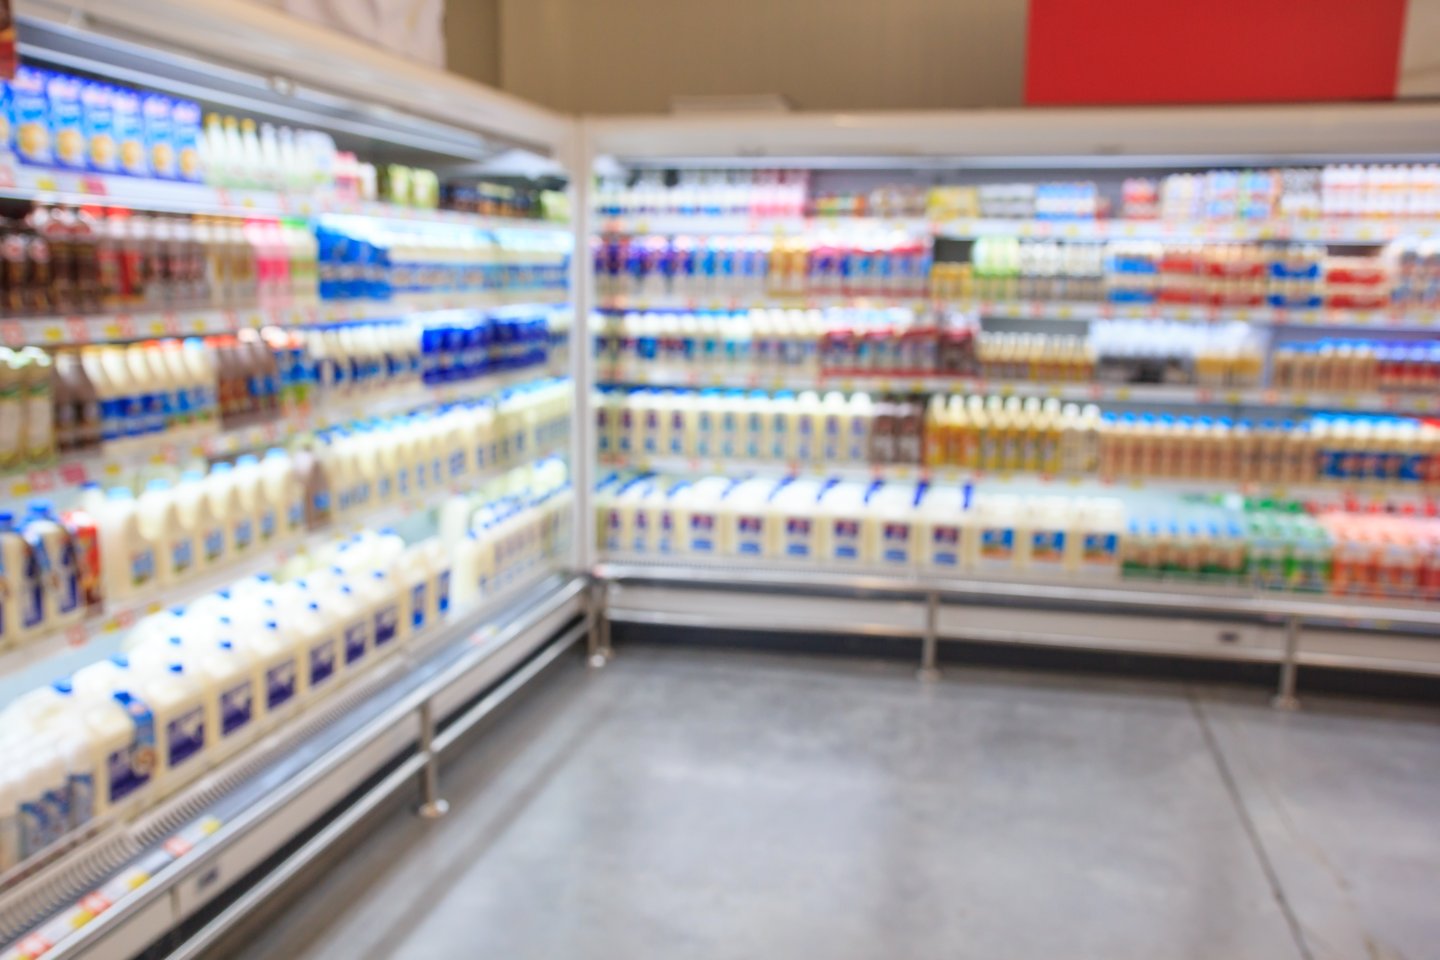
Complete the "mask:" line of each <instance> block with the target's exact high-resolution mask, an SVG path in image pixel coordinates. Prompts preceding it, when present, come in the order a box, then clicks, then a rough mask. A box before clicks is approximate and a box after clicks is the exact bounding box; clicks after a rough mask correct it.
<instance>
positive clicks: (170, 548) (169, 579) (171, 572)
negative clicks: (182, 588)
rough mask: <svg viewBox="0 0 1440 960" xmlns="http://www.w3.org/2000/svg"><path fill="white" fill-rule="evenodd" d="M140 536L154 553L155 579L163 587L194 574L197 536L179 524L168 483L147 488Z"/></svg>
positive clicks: (153, 483) (141, 509) (141, 504)
mask: <svg viewBox="0 0 1440 960" xmlns="http://www.w3.org/2000/svg"><path fill="white" fill-rule="evenodd" d="M138 516H139V520H140V533H141V535H142V536H143V537H144V538H145V539H146V540H147V541H149V543H151V544H152V545H153V548H154V551H155V580H156V582H157V583H159V584H161V585H167V584H171V583H174V582H176V581H178V580H183V579H185V578H186V577H188V576H190V575H191V574H192V573H194V572H195V569H196V554H197V550H196V548H195V535H194V533H193V532H192V531H191V530H190V529H189V528H188V527H186V525H185V524H184V523H182V522H181V521H180V514H179V505H178V501H177V500H176V497H175V492H174V490H172V489H171V487H170V484H169V482H168V481H165V480H160V479H155V480H151V481H150V482H149V483H147V484H146V485H145V492H144V493H142V494H141V495H140V502H139V507H138Z"/></svg>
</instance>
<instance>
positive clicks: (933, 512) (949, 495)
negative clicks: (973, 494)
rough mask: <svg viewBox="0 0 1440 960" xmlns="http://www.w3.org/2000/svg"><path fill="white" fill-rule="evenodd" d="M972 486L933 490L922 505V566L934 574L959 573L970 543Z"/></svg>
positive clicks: (945, 487) (926, 495)
mask: <svg viewBox="0 0 1440 960" xmlns="http://www.w3.org/2000/svg"><path fill="white" fill-rule="evenodd" d="M970 491H971V487H970V485H969V484H966V485H964V486H963V487H951V486H933V487H930V488H928V489H927V490H926V491H925V496H924V498H923V499H922V500H921V501H920V509H919V514H920V522H919V525H918V534H917V536H918V538H919V546H920V556H919V558H918V559H919V563H920V566H921V567H922V568H924V569H926V570H931V571H934V572H935V573H941V574H945V573H950V574H954V573H958V572H959V571H960V569H961V566H962V563H963V557H964V553H963V551H964V546H963V545H964V543H965V541H966V540H967V539H968V531H967V530H966V523H965V519H966V513H967V511H968V509H969V505H970Z"/></svg>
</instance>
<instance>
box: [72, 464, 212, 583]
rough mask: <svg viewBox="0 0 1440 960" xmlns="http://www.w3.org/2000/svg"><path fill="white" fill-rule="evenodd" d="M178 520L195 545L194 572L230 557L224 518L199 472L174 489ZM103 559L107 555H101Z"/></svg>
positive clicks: (189, 474) (191, 473)
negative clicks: (218, 511)
mask: <svg viewBox="0 0 1440 960" xmlns="http://www.w3.org/2000/svg"><path fill="white" fill-rule="evenodd" d="M175 509H176V517H177V518H178V520H179V523H180V527H181V528H182V529H184V530H185V531H186V532H187V533H188V534H189V536H190V538H191V540H192V541H193V542H194V544H195V569H196V570H208V569H210V568H211V567H214V566H215V565H216V564H220V563H224V562H225V561H226V560H227V559H228V558H229V556H230V544H229V537H228V536H227V535H226V529H225V527H226V524H225V518H224V517H222V516H221V515H219V514H217V513H216V512H215V507H214V503H213V501H212V499H211V497H210V491H209V489H208V488H207V485H206V483H205V476H204V474H202V473H201V472H200V471H198V470H187V471H185V472H184V473H182V474H181V475H180V484H179V486H177V487H176V488H175ZM101 556H102V557H103V556H104V554H103V552H102V554H101Z"/></svg>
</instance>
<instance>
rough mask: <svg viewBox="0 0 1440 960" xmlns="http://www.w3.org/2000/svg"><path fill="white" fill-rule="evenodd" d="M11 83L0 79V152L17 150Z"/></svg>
mask: <svg viewBox="0 0 1440 960" xmlns="http://www.w3.org/2000/svg"><path fill="white" fill-rule="evenodd" d="M13 97H14V94H13V92H12V91H11V89H10V81H9V80H6V79H5V78H3V77H0V150H6V151H11V152H13V151H14V150H15V115H14V109H15V105H14V103H13Z"/></svg>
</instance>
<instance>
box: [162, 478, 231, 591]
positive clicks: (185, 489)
mask: <svg viewBox="0 0 1440 960" xmlns="http://www.w3.org/2000/svg"><path fill="white" fill-rule="evenodd" d="M175 513H176V518H177V520H178V521H179V524H180V527H181V529H182V530H184V531H185V533H186V534H187V535H188V536H189V538H190V541H191V542H192V543H193V544H194V550H195V569H196V570H208V569H210V568H211V567H213V566H215V565H216V564H218V563H224V562H225V561H226V559H227V558H228V557H229V537H228V536H227V535H226V532H225V519H224V518H223V517H221V516H220V515H219V514H217V513H216V512H215V508H214V505H213V501H212V499H211V497H210V492H209V490H208V488H207V485H206V482H205V477H204V474H202V473H201V472H200V471H198V470H187V471H185V472H184V473H182V474H181V475H180V485H179V486H178V487H176V488H175Z"/></svg>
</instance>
